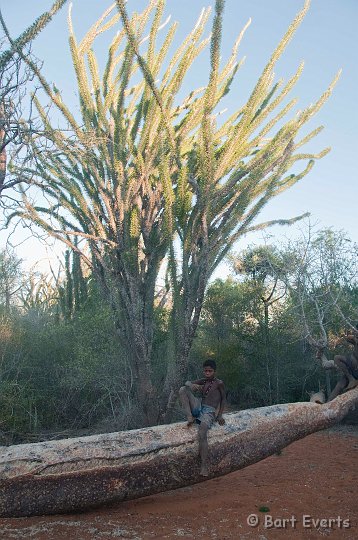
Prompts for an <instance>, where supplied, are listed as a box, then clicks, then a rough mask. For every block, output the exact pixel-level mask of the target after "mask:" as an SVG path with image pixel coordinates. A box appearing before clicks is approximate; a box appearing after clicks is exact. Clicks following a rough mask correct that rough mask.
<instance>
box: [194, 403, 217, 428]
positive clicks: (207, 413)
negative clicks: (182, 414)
mask: <svg viewBox="0 0 358 540" xmlns="http://www.w3.org/2000/svg"><path fill="white" fill-rule="evenodd" d="M191 412H192V415H193V416H194V418H195V420H196V423H197V424H201V423H202V422H203V424H206V425H207V426H208V427H209V428H211V426H212V425H213V424H214V422H215V413H216V409H214V407H210V405H202V404H201V403H199V404H198V406H197V407H195V408H194V409H192V411H191Z"/></svg>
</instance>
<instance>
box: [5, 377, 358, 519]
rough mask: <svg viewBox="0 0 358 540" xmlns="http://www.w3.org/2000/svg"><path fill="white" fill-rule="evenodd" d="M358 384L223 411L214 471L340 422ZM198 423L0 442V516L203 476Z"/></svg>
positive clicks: (356, 396) (110, 498) (81, 504)
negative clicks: (322, 397)
mask: <svg viewBox="0 0 358 540" xmlns="http://www.w3.org/2000/svg"><path fill="white" fill-rule="evenodd" d="M357 403H358V388H355V389H354V390H351V391H349V392H347V393H346V394H343V395H341V396H339V397H338V398H336V399H335V400H333V401H331V402H329V403H327V404H325V405H318V404H315V403H291V404H283V405H273V406H270V407H262V408H259V409H252V410H245V411H241V412H239V413H231V414H227V415H225V419H226V425H225V426H219V425H215V426H214V427H213V428H212V429H211V430H210V432H209V448H210V476H209V478H213V477H216V476H221V475H224V474H227V473H229V472H232V471H235V470H238V469H241V468H243V467H246V466H247V465H251V464H252V463H255V462H257V461H260V460H261V459H264V458H266V457H268V456H270V455H272V454H274V453H275V452H277V451H278V450H281V449H282V448H284V447H286V446H287V445H289V444H290V443H292V442H294V441H296V440H298V439H301V438H303V437H305V436H307V435H309V434H311V433H313V432H315V431H319V430H321V429H325V428H328V427H330V426H332V425H333V424H335V423H337V422H339V421H340V420H342V419H343V418H344V416H345V415H346V414H347V413H348V412H349V411H350V410H351V409H352V408H353V407H354V406H355V405H356V404H357ZM199 466H200V462H199V458H198V442H197V430H196V429H195V428H190V429H188V428H187V427H186V424H185V423H177V424H171V425H166V426H155V427H152V428H144V429H139V430H133V431H126V432H119V433H107V434H102V435H94V436H90V437H79V438H74V439H66V440H60V441H46V442H41V443H35V444H22V445H17V446H10V447H0V516H1V517H20V516H33V515H43V514H57V513H64V512H78V511H80V510H85V509H88V508H91V507H94V506H98V505H102V504H105V503H114V502H119V501H123V500H125V499H134V498H137V497H143V496H145V495H152V494H154V493H158V492H161V491H167V490H170V489H175V488H179V487H182V486H187V485H191V484H195V483H197V482H201V481H203V480H206V479H207V478H203V477H200V476H199Z"/></svg>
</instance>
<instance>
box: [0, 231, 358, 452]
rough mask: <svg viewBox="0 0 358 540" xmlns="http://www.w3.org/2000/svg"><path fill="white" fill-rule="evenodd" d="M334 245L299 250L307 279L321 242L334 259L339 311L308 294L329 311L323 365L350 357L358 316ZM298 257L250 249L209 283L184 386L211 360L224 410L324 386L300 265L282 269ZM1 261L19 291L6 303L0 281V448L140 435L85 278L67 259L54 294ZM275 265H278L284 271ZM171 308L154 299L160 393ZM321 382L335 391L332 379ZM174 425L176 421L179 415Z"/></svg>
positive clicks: (126, 383) (137, 415) (343, 255)
mask: <svg viewBox="0 0 358 540" xmlns="http://www.w3.org/2000/svg"><path fill="white" fill-rule="evenodd" d="M334 239H335V242H334V241H333V240H334ZM343 239H344V237H343V236H342V234H341V233H333V232H332V231H322V232H321V233H320V234H319V235H318V236H317V238H316V240H315V241H313V242H312V243H311V244H310V245H312V248H311V247H308V246H307V245H306V253H307V254H309V255H310V258H311V259H310V265H311V266H310V265H309V264H307V265H306V266H305V271H306V274H307V273H308V271H309V269H310V268H311V269H313V268H315V267H316V266H315V265H316V264H317V260H314V257H313V254H314V253H316V254H317V252H319V253H321V254H322V253H323V252H324V249H326V248H327V243H328V248H329V250H331V248H332V246H336V250H335V257H333V253H332V250H331V251H329V253H331V259H330V260H331V264H332V265H334V268H336V270H337V269H338V268H340V280H338V281H340V283H341V293H340V295H338V296H339V298H340V301H339V302H337V298H333V300H332V302H333V303H336V305H337V306H338V308H339V309H338V311H337V310H335V311H334V309H333V308H332V306H333V303H332V306H331V308H332V309H329V306H328V304H327V303H328V293H327V288H326V290H325V294H324V295H323V294H322V295H320V296H319V295H318V293H317V295H316V296H317V298H318V300H319V301H321V300H322V299H324V302H325V303H324V304H322V306H321V307H322V309H325V311H326V312H329V313H330V317H326V321H324V324H325V331H326V333H327V336H328V339H329V344H328V349H329V351H328V353H327V354H328V356H330V357H332V356H333V354H334V353H336V352H342V351H347V345H344V343H342V342H341V341H340V340H339V339H338V338H339V336H340V335H341V334H342V332H344V330H346V329H347V328H349V324H350V321H351V322H352V321H354V320H355V317H356V315H357V313H356V309H357V295H358V287H357V274H355V275H354V274H353V270H354V268H355V264H356V263H355V262H354V259H353V258H352V256H351V255H352V249H353V248H355V247H356V246H354V245H353V244H352V243H350V242H349V240H347V239H346V242H347V246H348V245H351V248H352V249H351V250H350V251H349V252H348V251H347V250H346V251H344V250H339V249H338V248H341V247H342V246H343ZM329 240H330V242H328V241H329ZM338 240H339V241H338ZM318 248H319V249H318ZM288 249H289V250H290V258H288V257H287V253H288ZM299 253H300V252H299V245H296V251H295V252H294V251H293V246H292V245H291V246H289V248H288V247H287V246H285V247H282V248H277V247H275V248H272V247H270V246H264V247H258V248H249V249H248V250H247V251H245V252H244V253H242V254H241V255H240V257H236V258H235V257H233V259H232V262H233V268H234V269H235V271H236V276H235V275H232V276H229V277H228V278H226V279H225V280H217V281H215V282H213V283H211V285H210V286H209V288H208V291H207V294H206V297H205V302H204V307H203V312H202V317H201V321H200V325H199V329H198V332H197V335H196V338H195V340H194V345H193V349H192V351H191V357H190V364H189V375H188V377H189V378H196V377H197V376H200V374H201V363H202V361H203V360H205V359H207V358H209V357H213V356H214V357H216V358H217V360H218V364H219V376H220V377H221V378H222V379H223V380H224V381H225V383H226V387H227V390H228V399H229V404H230V407H232V408H233V409H236V408H250V407H255V406H263V405H268V404H272V403H282V402H292V401H300V400H307V399H309V395H308V392H309V391H313V390H317V389H318V388H320V387H321V388H323V387H325V386H326V385H327V380H326V372H325V370H324V369H323V368H322V367H321V366H320V364H319V363H318V362H317V361H316V360H315V358H314V357H315V351H314V349H313V348H312V347H311V346H310V344H309V342H308V340H307V337H308V336H307V334H306V333H305V328H304V325H303V323H302V313H301V307H302V305H301V303H300V302H297V291H298V289H299V287H298V285H297V282H296V281H295V280H297V276H296V275H295V273H294V272H295V271H297V267H295V268H293V266H292V264H291V262H292V260H294V258H295V257H297V256H298V254H299ZM0 260H1V261H2V265H3V274H2V275H3V276H7V275H9V276H10V277H11V284H12V286H13V288H14V289H16V291H17V293H16V294H13V295H11V296H10V304H9V300H6V298H7V297H6V295H4V283H5V284H6V283H8V281H9V280H7V281H6V280H4V279H2V281H1V280H0V430H1V438H2V442H11V441H21V440H34V439H36V438H41V437H48V436H51V437H53V436H59V437H60V436H64V435H66V434H70V433H78V432H80V433H90V432H98V431H111V430H117V429H128V428H133V427H138V426H141V425H143V417H142V414H141V410H140V407H139V406H138V403H137V401H136V397H135V392H134V391H133V374H132V373H131V369H130V363H129V362H128V358H127V357H126V352H125V347H123V344H122V343H121V341H120V337H119V335H118V333H117V332H116V328H115V324H114V321H113V316H112V311H111V309H110V306H109V305H107V304H106V303H104V301H103V299H102V296H101V294H100V292H99V290H98V285H97V284H96V282H95V281H94V279H93V278H92V276H91V275H90V274H87V275H86V274H85V275H84V273H83V272H82V270H81V265H80V264H79V261H78V259H77V258H76V255H75V256H73V255H72V256H70V255H69V254H67V255H66V257H65V262H64V269H63V275H62V278H61V279H59V280H57V282H56V283H52V286H51V287H50V286H49V280H48V279H47V278H45V277H44V276H41V275H35V276H34V275H31V276H28V275H26V274H24V273H23V272H22V271H21V264H20V261H19V260H18V259H16V257H15V256H14V255H8V254H5V253H1V257H0ZM264 260H265V261H266V263H265V264H264ZM278 261H281V264H278ZM283 261H287V265H286V273H285V272H284V265H283ZM244 262H245V265H246V266H245V265H244V264H243V263H244ZM274 262H276V270H277V269H279V271H280V276H279V278H278V275H277V274H275V271H274V264H273V263H274ZM313 263H314V264H313ZM244 266H245V268H244ZM255 268H256V270H254V269H255ZM269 268H270V271H269ZM327 268H328V266H327ZM238 269H239V270H240V273H239V274H237V272H238V271H239V270H238ZM277 272H278V270H277ZM275 276H276V277H275ZM264 278H265V279H264ZM288 278H289V281H290V286H289V287H286V288H284V287H283V282H284V279H286V280H288ZM347 278H349V280H350V283H349V285H348V283H347ZM330 279H331V281H330V282H329V283H328V281H327V282H326V285H331V286H332V287H333V289H334V290H335V291H337V287H338V281H337V275H336V274H335V275H334V274H333V273H331V278H330ZM30 282H32V283H33V285H32V287H29V283H30ZM318 285H319V284H317V287H318ZM273 286H275V294H276V296H275V297H273V296H271V298H276V299H277V301H276V302H273V303H271V305H270V306H269V311H268V312H267V310H266V304H265V299H267V297H268V296H269V295H270V294H271V292H272V290H273ZM41 291H42V292H41ZM44 291H45V292H44ZM311 294H312V291H311ZM310 298H311V300H312V297H310ZM76 299H77V300H76ZM168 303H170V298H169V300H167V301H166V302H160V301H159V298H158V301H157V303H156V308H155V339H154V356H155V361H154V381H155V385H156V387H157V388H158V392H160V388H162V387H163V381H164V379H165V373H166V368H167V361H168V358H167V357H166V354H167V343H166V342H167V334H168V332H169V331H170V324H169V313H170V311H169V309H168ZM341 308H342V309H344V311H345V313H346V314H347V320H346V321H345V320H343V319H342V316H341V314H340V313H339V310H340V309H341ZM305 310H306V313H307V319H308V322H309V324H310V328H311V331H312V334H313V335H314V334H315V332H316V330H317V328H319V324H318V322H316V324H314V321H313V320H311V319H309V317H312V311H313V310H312V306H311V305H310V304H309V301H308V300H305ZM334 313H335V316H334ZM267 315H268V316H267ZM356 318H357V317H356ZM347 325H348V327H347ZM329 377H330V378H331V380H332V383H333V382H334V380H335V379H336V377H337V374H336V373H335V372H333V373H331V374H330V375H329ZM175 418H180V412H179V408H177V411H176V414H175Z"/></svg>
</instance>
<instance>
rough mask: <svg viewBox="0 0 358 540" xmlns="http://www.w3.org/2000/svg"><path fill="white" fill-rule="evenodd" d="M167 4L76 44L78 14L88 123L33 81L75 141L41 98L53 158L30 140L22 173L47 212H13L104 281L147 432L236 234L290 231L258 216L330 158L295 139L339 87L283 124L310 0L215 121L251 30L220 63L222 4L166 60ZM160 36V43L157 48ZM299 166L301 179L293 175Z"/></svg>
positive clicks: (31, 208) (121, 14)
mask: <svg viewBox="0 0 358 540" xmlns="http://www.w3.org/2000/svg"><path fill="white" fill-rule="evenodd" d="M115 7H116V8H117V10H116V11H115V12H113V10H114V8H115ZM164 7H165V2H164V0H151V1H150V2H149V4H148V6H147V8H146V9H145V10H144V11H143V12H142V13H140V14H138V13H134V14H132V15H131V16H129V14H128V13H127V10H126V9H125V2H124V0H117V2H116V4H115V6H112V8H109V9H108V10H107V11H106V12H105V13H104V15H103V16H102V17H101V18H100V19H99V20H98V21H97V22H96V23H95V24H94V25H93V27H92V28H91V29H90V30H89V31H88V32H87V34H86V35H85V36H84V37H83V39H82V40H81V41H79V42H78V41H77V40H76V37H75V34H74V31H73V28H72V23H71V17H69V29H70V48H71V53H72V57H73V65H74V69H75V72H76V76H77V82H78V92H79V101H80V107H81V115H82V118H81V120H80V121H78V120H77V119H76V118H75V116H74V115H73V114H72V113H71V111H70V110H69V108H68V107H67V106H66V104H65V103H64V101H63V100H62V98H61V94H60V93H59V92H58V91H54V90H53V88H52V86H51V85H50V84H49V83H48V82H47V81H46V80H45V78H44V77H43V75H42V74H41V73H40V72H39V71H38V70H37V75H38V78H39V80H40V82H41V84H42V86H43V89H44V90H45V91H46V92H47V94H48V96H49V98H50V100H51V102H52V104H53V105H55V106H56V107H57V109H58V110H59V111H60V112H61V113H62V115H63V117H64V119H65V120H66V122H67V124H68V128H69V129H70V134H69V132H68V130H67V131H59V130H58V129H55V128H54V127H53V126H52V125H51V123H50V120H49V116H48V114H47V112H46V110H45V108H44V107H43V105H41V103H40V102H39V101H38V100H37V99H36V98H35V101H36V105H37V108H38V112H39V114H40V116H41V118H42V121H43V124H44V127H45V130H44V131H45V132H46V138H47V141H46V142H47V148H48V151H44V145H43V140H42V139H41V137H39V138H37V139H34V140H33V157H34V166H27V167H24V168H23V169H22V170H21V171H14V174H16V173H17V174H18V175H19V177H20V176H21V178H22V180H23V181H24V182H25V183H26V182H31V183H32V184H37V185H38V187H39V189H41V191H42V192H43V193H44V195H45V196H46V200H47V201H50V202H49V204H48V205H47V206H44V205H42V206H39V205H36V204H35V203H34V202H32V201H31V200H30V199H29V198H28V196H27V194H25V193H24V194H23V200H22V208H21V209H20V210H19V211H18V212H17V214H18V215H21V216H22V218H24V219H27V220H30V221H32V222H35V223H36V224H37V225H39V226H40V227H42V228H43V229H44V230H45V231H47V232H48V234H49V235H51V236H53V237H55V238H57V239H59V240H61V241H62V242H64V243H65V244H66V245H67V246H68V247H70V248H71V249H72V250H74V251H75V252H77V253H79V254H80V255H81V257H82V258H83V259H84V260H85V261H86V262H87V264H88V265H89V266H90V267H91V268H92V270H93V272H94V274H95V275H96V277H97V279H98V280H99V281H100V283H101V285H102V289H103V292H104V294H106V296H107V297H108V299H109V300H110V302H111V305H112V307H113V312H114V316H115V319H116V324H117V328H118V332H119V333H120V335H121V336H122V339H123V340H124V342H125V343H126V344H127V348H128V355H129V358H130V361H131V367H132V372H133V377H134V381H135V389H136V392H137V397H138V400H139V401H140V403H141V406H142V409H143V412H144V415H145V419H146V422H148V423H154V422H157V421H158V418H159V415H160V414H161V415H162V418H164V419H169V418H170V414H171V411H172V408H173V406H174V403H175V396H176V390H177V388H178V386H179V385H180V383H181V382H182V380H183V378H184V377H185V374H186V370H187V363H188V355H189V352H190V348H191V345H192V342H193V339H194V336H195V332H196V329H197V325H198V321H199V316H200V311H201V308H202V303H203V298H204V293H205V288H206V285H207V283H208V279H209V277H210V275H211V274H212V272H213V271H214V270H215V268H216V267H217V266H218V264H219V263H220V262H221V261H222V259H223V257H225V256H226V254H227V253H228V251H229V250H230V248H231V247H232V246H233V244H234V243H235V242H236V240H237V239H239V238H240V236H242V235H243V234H246V233H247V232H248V231H251V230H255V229H256V230H257V229H259V228H263V227H266V226H269V225H271V224H273V223H288V221H282V220H275V221H273V222H269V223H262V224H256V223H255V219H256V218H257V216H258V215H259V213H260V211H261V210H262V208H263V207H264V206H265V205H266V204H267V203H268V202H269V201H270V200H271V199H272V198H273V197H275V196H277V195H279V194H280V193H282V192H283V191H285V190H286V189H288V188H290V187H291V186H293V185H294V184H296V183H297V182H298V181H299V180H300V179H301V178H302V177H303V176H305V175H306V174H307V173H308V172H309V171H310V169H311V168H312V166H313V164H314V161H315V160H316V159H319V158H321V157H323V156H324V155H325V154H326V153H327V152H328V149H325V150H323V151H322V152H320V153H317V154H310V153H307V152H306V153H304V152H302V151H301V147H302V146H303V145H304V144H305V143H307V142H308V141H309V140H310V139H312V138H313V137H314V136H315V135H317V133H319V131H320V130H321V129H322V128H321V127H319V128H316V129H314V130H313V131H311V132H310V133H309V134H308V135H306V136H305V137H303V138H300V137H299V132H300V129H301V128H302V126H303V125H304V124H306V123H307V122H308V121H309V120H310V119H311V118H312V116H313V115H314V114H315V113H316V112H317V111H318V110H319V109H320V107H321V106H322V105H323V103H324V102H325V101H326V100H327V98H328V97H329V95H330V94H331V92H332V89H333V87H334V84H335V82H336V80H337V77H336V78H335V79H334V81H333V82H332V84H331V85H330V86H329V88H328V89H327V90H326V91H325V92H324V94H323V95H322V96H321V97H320V98H319V99H318V101H317V102H316V103H315V104H313V105H310V106H309V107H307V108H306V109H304V110H302V111H301V112H299V113H298V114H295V115H294V116H293V117H292V118H291V119H289V120H288V121H286V122H285V123H282V119H283V118H284V117H285V115H287V114H288V113H289V112H290V111H291V110H292V109H293V107H294V105H295V103H296V100H295V99H292V100H291V101H289V102H288V103H287V104H285V105H283V101H284V99H285V98H286V96H287V95H288V94H289V92H290V91H291V89H292V88H293V86H294V85H295V83H296V82H297V80H298V78H299V77H300V75H301V72H302V69H303V65H302V64H301V65H300V66H299V68H298V70H297V72H296V73H295V74H294V75H293V76H292V77H291V78H290V79H289V80H288V81H287V82H286V83H284V82H283V80H279V81H277V82H275V81H274V73H273V70H274V66H275V64H276V62H277V61H278V59H279V58H280V56H281V55H282V53H283V51H284V50H285V48H286V46H287V44H288V43H289V41H290V40H291V38H292V36H293V34H294V32H295V31H296V29H297V27H298V26H299V24H300V23H301V21H302V19H303V17H304V16H305V14H306V12H307V10H308V8H309V1H308V0H306V2H305V4H304V7H303V9H302V11H301V12H300V13H299V14H298V15H297V17H296V18H295V19H294V21H293V23H292V24H291V26H290V27H289V29H288V30H287V32H286V34H285V35H284V37H283V39H282V40H281V41H280V43H279V45H278V46H277V48H276V49H275V51H274V53H273V54H272V56H271V58H270V60H269V62H268V64H267V65H266V67H265V69H264V71H263V73H262V75H261V76H260V78H259V80H258V81H257V84H256V85H255V87H254V89H253V91H252V93H251V95H250V97H249V99H248V101H247V103H246V104H245V105H244V106H243V107H242V108H241V109H240V110H238V111H235V112H233V114H232V115H231V116H230V117H229V118H227V119H226V120H225V121H223V122H222V123H219V122H218V121H217V116H216V111H217V107H218V104H219V103H220V100H221V99H222V98H223V96H224V95H225V94H226V93H227V92H228V91H229V89H230V85H231V83H232V81H233V79H234V76H235V74H236V72H237V70H238V69H239V67H240V65H241V62H237V50H238V47H239V44H240V40H241V38H242V36H243V34H244V31H245V30H246V28H247V26H248V24H247V25H246V26H245V28H244V29H243V31H242V32H241V34H240V35H239V37H238V39H237V41H236V42H235V44H234V46H233V50H232V54H231V56H230V57H229V59H228V60H227V62H226V63H224V65H221V63H220V41H221V33H222V18H223V8H224V1H223V0H216V3H215V14H214V21H213V27H212V34H211V37H209V38H203V33H204V29H205V26H206V23H207V21H208V18H209V14H210V10H209V9H204V10H203V11H202V13H201V15H200V17H199V20H198V21H197V24H196V25H195V27H194V28H193V30H192V31H191V33H190V34H189V35H188V36H187V38H186V39H185V40H184V41H183V43H182V44H181V45H180V47H179V48H178V49H176V50H175V51H174V52H173V53H171V54H172V56H171V57H170V58H169V60H168V61H166V57H167V55H168V51H169V50H172V49H170V47H171V46H172V42H173V39H174V34H175V31H176V26H177V24H176V23H174V24H172V25H171V26H168V25H165V24H164V28H166V29H163V24H162V22H161V21H162V17H163V11H164ZM150 20H151V21H152V22H151V23H150V28H149V31H147V30H146V27H147V25H148V24H149V21H150ZM118 23H121V27H120V31H119V32H118V33H117V34H116V35H115V37H114V39H113V41H112V42H111V44H110V46H109V49H108V58H107V63H106V66H105V69H104V71H103V73H102V74H100V68H99V64H98V62H97V59H96V56H95V53H94V51H93V48H92V47H93V44H94V42H95V39H96V38H97V36H99V35H100V34H103V33H104V32H106V31H108V30H110V29H112V28H113V27H114V26H115V25H117V24H118ZM158 32H164V33H165V35H164V36H163V38H162V44H161V46H160V47H159V48H158V47H157V46H156V41H157V37H158ZM207 45H210V73H209V82H208V84H207V86H205V87H204V88H200V89H197V90H193V91H192V92H190V94H189V95H188V96H187V97H186V98H185V99H184V100H182V102H181V103H180V104H177V101H176V100H177V95H178V92H179V90H180V88H181V86H182V83H183V79H184V76H185V75H186V73H187V72H188V70H189V68H190V66H191V65H192V63H193V62H194V60H195V59H196V58H197V57H198V55H199V54H200V53H201V52H202V50H203V49H204V48H205V47H206V46H207ZM32 67H33V69H35V70H36V66H32ZM138 73H139V74H141V75H142V77H141V78H138ZM49 143H51V145H52V146H51V148H49ZM300 162H302V163H303V165H302V172H300V173H298V174H290V172H289V171H290V169H291V167H292V166H293V165H297V163H300ZM294 219H295V218H294ZM294 219H293V220H294ZM293 220H291V221H293ZM74 239H78V242H75V240H74ZM81 246H86V249H85V250H84V249H82V247H81ZM164 260H166V261H167V273H168V277H169V279H168V282H169V283H170V286H171V291H172V302H171V306H172V307H171V310H172V311H171V325H172V332H171V333H170V334H171V335H172V336H174V343H173V344H172V347H171V350H172V351H173V354H172V355H171V357H170V358H168V359H167V360H168V369H167V376H166V379H165V381H163V384H162V385H161V388H160V391H159V390H158V388H157V387H156V385H155V384H154V381H153V378H152V342H153V324H154V322H153V321H154V318H153V309H154V297H155V285H156V280H157V277H158V272H159V269H160V267H161V265H162V263H163V261H164Z"/></svg>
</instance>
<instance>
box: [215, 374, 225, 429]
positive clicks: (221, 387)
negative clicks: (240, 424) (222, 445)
mask: <svg viewBox="0 0 358 540" xmlns="http://www.w3.org/2000/svg"><path fill="white" fill-rule="evenodd" d="M218 388H219V392H220V396H221V401H220V408H219V411H218V414H217V416H216V420H217V421H218V422H219V424H220V426H223V425H224V424H225V420H224V418H223V412H224V409H225V405H226V393H225V386H224V383H223V382H221V383H220V384H219V386H218Z"/></svg>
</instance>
